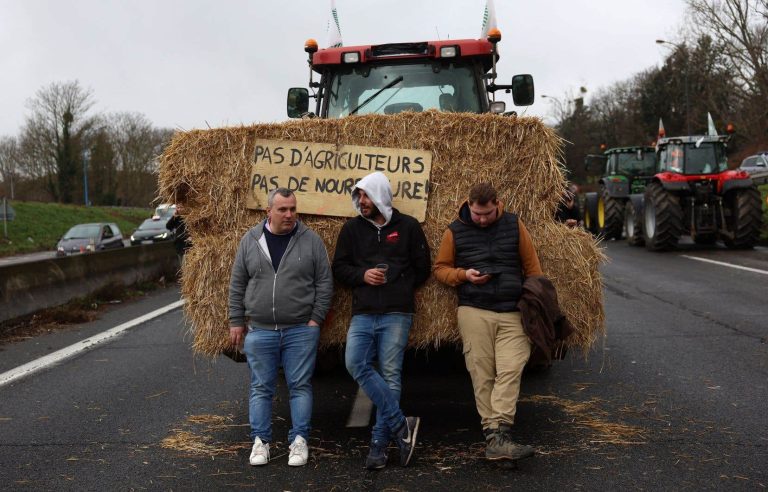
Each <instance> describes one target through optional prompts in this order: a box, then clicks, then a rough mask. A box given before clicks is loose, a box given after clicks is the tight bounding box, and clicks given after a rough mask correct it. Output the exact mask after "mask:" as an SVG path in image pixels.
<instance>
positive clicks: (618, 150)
mask: <svg viewBox="0 0 768 492" xmlns="http://www.w3.org/2000/svg"><path fill="white" fill-rule="evenodd" d="M638 150H642V151H643V152H653V151H654V148H653V147H649V146H647V145H638V146H636V147H614V148H612V149H608V150H606V151H605V152H603V153H604V154H605V155H611V154H628V153H634V152H637V151H638Z"/></svg>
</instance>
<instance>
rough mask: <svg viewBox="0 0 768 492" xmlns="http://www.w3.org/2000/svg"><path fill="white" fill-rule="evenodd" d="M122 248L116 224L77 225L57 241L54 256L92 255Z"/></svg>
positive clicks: (120, 236)
mask: <svg viewBox="0 0 768 492" xmlns="http://www.w3.org/2000/svg"><path fill="white" fill-rule="evenodd" d="M124 246H125V245H124V244H123V235H122V234H121V233H120V228H119V227H117V224H114V223H107V222H97V223H91V224H77V225H76V226H74V227H72V228H71V229H70V230H68V231H67V233H66V234H64V236H62V238H61V239H60V240H59V243H58V244H57V245H56V256H67V255H72V254H79V253H93V252H96V251H103V250H106V249H115V248H122V247H124Z"/></svg>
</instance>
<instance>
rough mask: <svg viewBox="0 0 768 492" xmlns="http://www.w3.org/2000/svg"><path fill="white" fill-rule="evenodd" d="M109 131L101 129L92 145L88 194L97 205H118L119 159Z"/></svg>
mask: <svg viewBox="0 0 768 492" xmlns="http://www.w3.org/2000/svg"><path fill="white" fill-rule="evenodd" d="M110 140H111V136H110V134H109V129H108V128H107V127H106V126H102V127H100V128H99V129H98V130H96V131H95V132H94V136H93V138H92V139H91V143H90V147H89V149H90V151H91V153H90V159H89V161H88V170H87V172H88V188H89V189H88V194H89V196H90V197H92V198H91V199H92V200H93V203H95V204H97V205H117V184H118V179H117V158H116V155H115V150H114V147H113V146H112V142H111V141H110Z"/></svg>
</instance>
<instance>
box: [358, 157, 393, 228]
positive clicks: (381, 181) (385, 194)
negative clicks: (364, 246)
mask: <svg viewBox="0 0 768 492" xmlns="http://www.w3.org/2000/svg"><path fill="white" fill-rule="evenodd" d="M358 189H361V190H363V191H364V192H365V194H366V195H368V198H370V199H371V201H372V202H373V204H374V205H376V208H378V209H379V212H381V215H383V216H384V223H383V224H377V223H376V222H374V221H372V220H371V219H367V218H366V220H368V221H369V222H371V223H372V224H373V225H375V226H376V227H378V228H382V227H384V226H385V225H387V224H389V221H390V220H392V185H390V184H389V179H388V178H387V176H386V175H385V174H384V173H382V172H379V171H376V172H374V173H371V174H369V175H368V176H366V177H364V178H363V179H361V180H360V181H359V182H358V183H357V184H356V185H355V187H354V188H353V189H352V205H353V206H354V207H355V210H357V213H358V214H360V216H361V217H362V214H361V213H360V197H359V196H358V195H357V190H358ZM364 218H365V217H364Z"/></svg>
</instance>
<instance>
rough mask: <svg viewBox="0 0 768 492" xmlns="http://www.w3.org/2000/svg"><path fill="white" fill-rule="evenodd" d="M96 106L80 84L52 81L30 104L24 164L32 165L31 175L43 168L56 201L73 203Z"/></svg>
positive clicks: (23, 146) (23, 138)
mask: <svg viewBox="0 0 768 492" xmlns="http://www.w3.org/2000/svg"><path fill="white" fill-rule="evenodd" d="M93 104H94V101H93V93H92V91H91V90H90V89H88V90H86V89H83V88H82V87H80V84H79V83H78V82H77V81H72V82H63V83H62V82H53V83H52V84H50V85H49V86H47V87H43V88H41V89H39V90H38V91H37V93H36V94H35V97H34V98H33V99H31V100H30V101H29V102H28V103H27V106H28V108H29V109H30V111H31V114H30V115H29V116H28V117H27V119H26V122H25V124H24V127H23V129H22V135H21V140H22V143H21V147H22V150H23V152H24V153H25V154H26V156H25V157H26V159H25V162H26V163H27V164H30V169H29V170H30V172H31V174H37V173H38V172H39V171H40V167H42V171H43V174H44V176H45V178H46V184H47V187H48V190H49V192H50V194H51V196H52V197H53V199H54V200H57V201H61V202H64V203H71V202H72V200H73V190H74V189H75V177H76V176H77V174H78V169H79V168H80V162H81V161H80V159H81V157H80V156H81V155H82V152H81V149H83V148H84V144H86V143H87V142H86V140H87V139H88V132H89V131H90V129H91V127H92V125H93V121H94V120H93V119H92V118H90V117H89V116H88V114H87V113H88V111H89V110H90V109H91V107H92V106H93ZM37 166H39V167H37Z"/></svg>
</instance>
